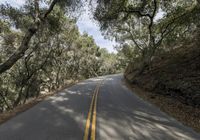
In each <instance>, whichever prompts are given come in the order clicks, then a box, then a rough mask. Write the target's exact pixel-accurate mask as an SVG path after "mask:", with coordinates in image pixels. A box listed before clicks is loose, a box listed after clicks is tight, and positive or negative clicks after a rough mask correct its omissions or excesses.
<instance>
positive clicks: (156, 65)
mask: <svg viewBox="0 0 200 140" xmlns="http://www.w3.org/2000/svg"><path fill="white" fill-rule="evenodd" d="M199 44H200V43H199V42H198V43H196V44H194V43H191V44H190V45H186V46H184V47H179V48H176V49H174V50H173V51H170V52H165V53H164V54H162V55H160V57H155V59H154V60H153V61H152V65H151V67H150V68H149V69H145V70H144V72H143V73H142V74H140V75H137V74H136V73H137V69H135V68H134V64H129V66H128V67H127V69H126V71H125V73H124V77H125V78H126V80H127V81H128V82H129V84H130V85H132V86H137V87H139V88H141V89H144V90H145V91H148V92H143V93H142V97H144V98H145V99H146V100H149V101H150V102H152V103H154V104H156V105H157V106H159V107H160V108H161V109H162V110H163V111H165V112H167V113H169V114H170V115H172V116H174V117H175V118H177V119H178V120H180V121H182V122H183V123H184V124H187V125H189V126H191V127H193V128H194V129H196V130H197V131H199V132H200V45H199ZM145 94H146V95H145Z"/></svg>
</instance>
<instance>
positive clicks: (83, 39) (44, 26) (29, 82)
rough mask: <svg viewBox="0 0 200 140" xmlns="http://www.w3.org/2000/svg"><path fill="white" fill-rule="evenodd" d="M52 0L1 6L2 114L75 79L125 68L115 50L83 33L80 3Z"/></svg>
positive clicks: (0, 100) (0, 104)
mask: <svg viewBox="0 0 200 140" xmlns="http://www.w3.org/2000/svg"><path fill="white" fill-rule="evenodd" d="M49 2H50V1H47V2H46V5H47V7H45V6H41V5H42V4H41V3H40V1H38V0H35V1H27V2H26V4H25V5H24V6H23V7H20V8H16V7H12V6H11V5H8V4H7V5H1V6H0V17H1V18H0V25H1V26H0V50H1V51H0V73H1V75H0V112H4V111H6V110H11V109H13V108H15V107H16V106H18V105H20V104H24V103H26V102H27V100H28V99H30V98H38V97H39V96H40V94H41V93H44V92H50V91H53V90H55V89H58V88H60V87H62V86H65V85H66V84H69V83H71V82H74V81H79V80H82V79H87V78H91V77H96V76H101V75H106V74H113V73H117V72H120V71H121V67H120V65H121V64H120V63H121V60H119V59H118V56H117V54H114V53H109V52H108V51H107V50H106V49H102V48H100V47H98V46H97V45H96V43H95V42H94V39H93V38H92V37H91V36H89V35H88V34H87V33H83V34H80V32H79V30H78V27H77V26H76V19H75V17H76V15H74V14H77V13H75V12H74V11H75V10H76V11H77V10H78V9H79V8H80V6H81V3H80V2H79V1H76V2H75V1H70V2H69V3H65V4H66V5H63V4H62V3H60V2H57V1H52V2H51V3H49ZM48 5H49V7H48ZM64 8H65V9H64ZM77 12H78V11H77Z"/></svg>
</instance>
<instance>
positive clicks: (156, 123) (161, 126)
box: [97, 75, 200, 140]
mask: <svg viewBox="0 0 200 140" xmlns="http://www.w3.org/2000/svg"><path fill="white" fill-rule="evenodd" d="M121 78H122V76H120V75H116V76H112V77H110V78H108V80H107V79H106V81H105V82H104V85H103V86H102V87H101V88H100V91H99V98H98V108H97V127H98V130H97V140H108V139H109V140H147V139H148V140H199V139H200V135H199V134H197V133H196V132H194V131H193V130H192V129H191V128H188V127H186V126H183V125H182V124H181V123H179V122H178V121H176V120H175V119H173V118H172V117H170V116H168V115H166V114H165V113H163V112H161V111H160V110H159V109H158V108H157V107H155V106H154V105H151V104H149V103H147V102H145V101H143V100H142V99H140V98H139V97H137V96H136V95H134V94H133V93H132V92H131V91H130V90H129V89H128V88H126V87H125V86H121V85H122V84H121V80H120V79H121Z"/></svg>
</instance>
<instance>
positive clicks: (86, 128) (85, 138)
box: [83, 88, 97, 140]
mask: <svg viewBox="0 0 200 140" xmlns="http://www.w3.org/2000/svg"><path fill="white" fill-rule="evenodd" d="M96 91H97V88H95V90H94V94H93V96H92V102H91V104H90V109H89V113H88V117H87V121H86V126H85V133H84V138H83V140H88V136H89V129H90V120H91V113H92V107H93V103H94V99H95V94H96Z"/></svg>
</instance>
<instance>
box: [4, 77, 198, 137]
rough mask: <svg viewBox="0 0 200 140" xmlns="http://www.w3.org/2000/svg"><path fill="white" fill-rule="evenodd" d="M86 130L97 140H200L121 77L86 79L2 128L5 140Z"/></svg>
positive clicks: (76, 134)
mask: <svg viewBox="0 0 200 140" xmlns="http://www.w3.org/2000/svg"><path fill="white" fill-rule="evenodd" d="M97 86H98V90H97ZM93 95H95V96H93ZM92 100H94V101H93V103H92ZM90 108H91V109H90ZM89 110H91V111H89ZM89 112H90V113H89ZM88 114H91V117H89V116H90V115H88ZM88 118H89V119H88ZM94 118H95V119H94ZM90 119H93V121H92V120H90ZM88 120H89V121H88ZM86 122H88V124H90V125H88V128H87V127H86V126H87V125H86ZM90 127H91V128H90ZM93 127H94V128H95V129H94V130H95V132H92V131H93V129H92V128H93ZM87 129H88V130H87ZM86 131H87V132H88V133H91V134H88V137H89V136H91V135H92V136H93V137H94V136H95V138H92V140H94V139H96V140H200V134H198V133H196V132H194V131H193V130H192V129H191V128H189V127H186V126H184V125H182V124H181V123H179V122H178V121H176V120H175V119H173V118H172V117H170V116H168V115H166V114H165V113H163V112H161V111H160V110H159V109H158V108H157V107H155V106H154V105H151V104H149V103H147V102H145V101H143V100H142V99H140V98H139V97H137V96H136V95H135V94H134V93H133V92H132V91H130V90H129V89H128V88H127V87H126V86H125V85H124V84H123V82H122V75H120V74H119V75H110V76H104V77H98V78H92V79H89V80H85V81H83V82H81V83H79V84H76V85H74V86H72V87H70V88H67V89H65V90H63V91H62V92H60V93H59V94H57V95H55V96H52V97H49V98H48V99H46V100H45V101H43V102H41V103H39V104H37V105H36V106H34V107H33V108H31V109H29V110H27V111H25V112H24V113H21V114H19V115H17V116H16V117H14V118H12V119H11V120H9V121H7V122H6V123H4V124H2V125H0V140H83V139H84V137H85V133H86ZM89 138H90V137H89ZM86 139H87V138H86Z"/></svg>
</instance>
